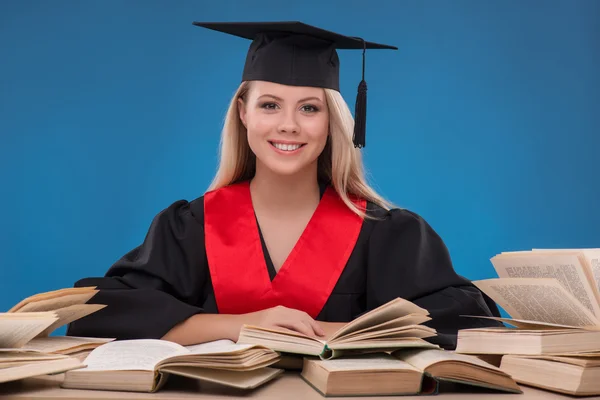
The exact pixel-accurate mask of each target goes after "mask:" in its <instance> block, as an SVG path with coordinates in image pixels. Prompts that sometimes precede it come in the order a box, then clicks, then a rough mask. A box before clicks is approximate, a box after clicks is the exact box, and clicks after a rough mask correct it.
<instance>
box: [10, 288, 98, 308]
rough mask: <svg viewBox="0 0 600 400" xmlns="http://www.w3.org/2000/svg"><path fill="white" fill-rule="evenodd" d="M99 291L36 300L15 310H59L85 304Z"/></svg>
mask: <svg viewBox="0 0 600 400" xmlns="http://www.w3.org/2000/svg"><path fill="white" fill-rule="evenodd" d="M97 292H98V291H97V290H93V291H88V292H84V293H74V294H69V295H66V296H60V297H56V298H51V299H46V300H39V301H34V302H32V303H27V304H25V305H23V307H21V308H19V309H18V310H17V311H14V312H26V311H29V312H30V311H52V310H57V309H59V308H63V307H68V306H72V305H75V304H85V303H87V302H88V301H89V300H90V299H91V298H92V297H94V296H95V295H96V293H97Z"/></svg>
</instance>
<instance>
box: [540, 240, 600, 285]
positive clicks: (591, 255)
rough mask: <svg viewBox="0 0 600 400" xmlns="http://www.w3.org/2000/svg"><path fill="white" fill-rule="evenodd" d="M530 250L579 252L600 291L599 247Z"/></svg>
mask: <svg viewBox="0 0 600 400" xmlns="http://www.w3.org/2000/svg"><path fill="white" fill-rule="evenodd" d="M532 251H540V252H557V251H563V252H570V253H572V252H576V251H578V252H581V253H582V254H583V256H584V258H585V260H586V261H587V265H588V267H589V268H590V269H591V272H592V277H593V279H594V282H596V286H597V287H598V290H599V291H600V249H532Z"/></svg>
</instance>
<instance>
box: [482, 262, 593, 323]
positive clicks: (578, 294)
mask: <svg viewBox="0 0 600 400" xmlns="http://www.w3.org/2000/svg"><path fill="white" fill-rule="evenodd" d="M580 255H581V253H567V252H560V251H558V252H550V251H543V252H542V251H539V252H530V253H512V254H511V253H504V254H502V255H498V256H495V257H493V258H492V259H491V262H492V264H493V265H494V268H495V269H496V272H497V273H498V276H499V277H500V278H554V279H556V280H558V281H559V282H560V284H561V285H562V286H563V287H564V288H565V290H566V291H567V292H569V293H570V294H571V295H572V296H573V297H575V298H576V299H577V300H578V301H579V303H580V304H582V305H583V306H584V307H585V308H587V309H588V310H589V311H590V312H591V313H592V314H594V316H595V317H596V318H600V301H599V298H598V288H597V286H596V283H595V281H593V278H592V272H591V271H589V270H588V269H587V266H586V264H585V262H582V260H581V259H580V258H579V256H580Z"/></svg>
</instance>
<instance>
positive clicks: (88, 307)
mask: <svg viewBox="0 0 600 400" xmlns="http://www.w3.org/2000/svg"><path fill="white" fill-rule="evenodd" d="M104 307H106V306H105V305H103V304H75V305H72V306H68V307H64V308H59V309H58V310H54V313H55V314H56V316H57V317H58V320H57V321H56V322H54V323H53V324H52V325H50V326H49V327H48V328H46V329H45V330H44V331H43V332H40V334H39V335H38V336H39V337H44V336H48V335H50V334H51V333H52V332H54V331H55V330H56V329H58V328H60V327H61V326H64V325H66V324H69V323H71V322H73V321H77V320H78V319H80V318H83V317H85V316H86V315H90V314H92V313H95V312H96V311H98V310H101V309H103V308H104Z"/></svg>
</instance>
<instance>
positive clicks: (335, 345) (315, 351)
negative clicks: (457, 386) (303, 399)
mask: <svg viewBox="0 0 600 400" xmlns="http://www.w3.org/2000/svg"><path fill="white" fill-rule="evenodd" d="M428 315H429V312H428V311H427V310H425V309H423V308H421V307H419V306H417V305H416V304H414V303H411V302H410V301H408V300H405V299H401V298H397V299H394V300H392V301H390V302H388V303H386V304H384V305H382V306H380V307H378V308H376V309H374V310H371V311H369V312H368V313H365V314H363V315H361V316H360V317H358V318H356V319H355V320H353V321H351V322H349V323H347V324H344V325H343V326H342V327H341V328H340V329H338V330H337V331H336V332H329V334H327V335H326V337H325V338H316V337H311V336H307V335H304V334H301V333H298V332H295V331H292V330H288V329H284V328H281V329H273V328H262V327H259V326H247V325H245V326H243V327H242V329H241V331H240V335H239V339H238V343H248V344H257V345H263V346H265V347H268V348H271V349H273V350H276V351H279V352H282V353H295V354H302V355H312V356H319V357H320V358H322V359H329V358H337V357H340V356H342V355H348V354H353V353H360V352H372V351H380V350H383V349H387V350H393V349H398V348H404V347H428V348H438V346H437V345H434V344H431V343H429V342H427V341H425V340H424V339H425V338H428V337H433V336H436V335H437V332H436V331H435V329H433V328H430V327H427V326H425V325H421V324H422V323H423V322H426V321H429V320H430V319H431V318H430V317H429V316H428Z"/></svg>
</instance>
